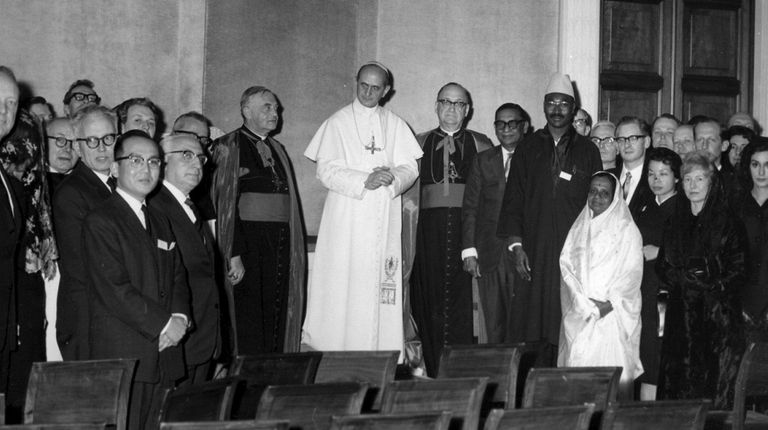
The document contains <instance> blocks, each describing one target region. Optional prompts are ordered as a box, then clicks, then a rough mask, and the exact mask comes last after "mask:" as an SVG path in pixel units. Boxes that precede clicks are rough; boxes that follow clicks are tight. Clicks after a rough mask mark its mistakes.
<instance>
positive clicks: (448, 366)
mask: <svg viewBox="0 0 768 430" xmlns="http://www.w3.org/2000/svg"><path fill="white" fill-rule="evenodd" d="M519 365H520V350H519V349H518V347H517V346H516V345H489V344H486V345H452V346H446V347H444V348H443V352H442V354H441V355H440V367H439V370H438V373H437V377H438V379H442V378H465V377H482V376H487V377H488V387H487V388H486V393H485V400H484V401H485V402H487V403H488V404H494V406H500V407H504V408H507V409H514V407H515V394H516V391H517V369H518V366H519Z"/></svg>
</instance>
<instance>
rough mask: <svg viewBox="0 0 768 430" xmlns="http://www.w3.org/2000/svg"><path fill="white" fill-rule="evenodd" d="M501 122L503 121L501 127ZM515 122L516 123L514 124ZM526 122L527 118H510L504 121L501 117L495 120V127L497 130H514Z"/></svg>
mask: <svg viewBox="0 0 768 430" xmlns="http://www.w3.org/2000/svg"><path fill="white" fill-rule="evenodd" d="M499 123H501V127H499ZM512 123H514V125H512ZM523 123H525V119H524V118H523V119H510V120H509V121H502V120H500V119H497V120H496V121H494V122H493V128H495V129H496V130H504V129H506V128H509V129H510V130H514V129H516V128H517V127H520V125H521V124H523Z"/></svg>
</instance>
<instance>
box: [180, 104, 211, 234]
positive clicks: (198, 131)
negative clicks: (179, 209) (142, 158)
mask: <svg viewBox="0 0 768 430" xmlns="http://www.w3.org/2000/svg"><path fill="white" fill-rule="evenodd" d="M210 127H211V121H210V120H208V118H206V117H205V116H204V115H203V114H201V113H200V112H195V111H190V112H186V113H183V114H181V115H179V117H178V118H176V121H174V122H173V127H172V128H171V134H174V135H187V136H192V137H194V138H195V139H197V141H198V142H199V143H200V146H201V147H202V148H203V151H204V152H205V153H206V154H209V155H210V154H212V153H213V145H212V143H213V140H211V128H210ZM214 168H215V166H213V163H208V164H206V165H205V166H203V179H202V180H201V182H200V185H199V186H198V187H196V188H195V189H194V190H192V193H191V194H190V197H191V199H192V201H193V202H195V204H196V205H197V208H198V210H199V211H200V216H202V217H203V220H205V221H208V220H212V219H216V212H215V211H214V210H213V204H212V203H211V198H210V190H211V177H212V176H213V170H214Z"/></svg>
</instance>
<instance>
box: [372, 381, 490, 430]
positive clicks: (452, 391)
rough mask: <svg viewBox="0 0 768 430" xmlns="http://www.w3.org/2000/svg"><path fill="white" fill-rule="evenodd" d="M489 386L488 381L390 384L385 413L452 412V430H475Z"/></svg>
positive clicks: (382, 407) (384, 404)
mask: <svg viewBox="0 0 768 430" xmlns="http://www.w3.org/2000/svg"><path fill="white" fill-rule="evenodd" d="M487 385H488V378H487V377H484V378H453V379H448V378H446V379H433V380H412V381H394V382H390V383H389V384H388V385H387V388H386V389H385V391H384V398H383V400H382V404H381V413H383V414H392V413H406V412H434V411H449V412H451V413H452V415H451V428H463V429H472V430H474V429H476V428H477V425H478V422H479V421H480V406H481V405H482V401H483V394H485V388H486V386H487Z"/></svg>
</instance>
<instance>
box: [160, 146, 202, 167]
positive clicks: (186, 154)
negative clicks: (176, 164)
mask: <svg viewBox="0 0 768 430" xmlns="http://www.w3.org/2000/svg"><path fill="white" fill-rule="evenodd" d="M166 154H181V158H183V159H184V161H186V162H187V163H191V162H192V161H194V159H195V158H197V159H198V160H200V164H205V163H207V162H208V156H207V155H205V154H202V153H201V154H195V153H194V152H192V151H190V150H188V149H182V150H179V151H168V152H166Z"/></svg>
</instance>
